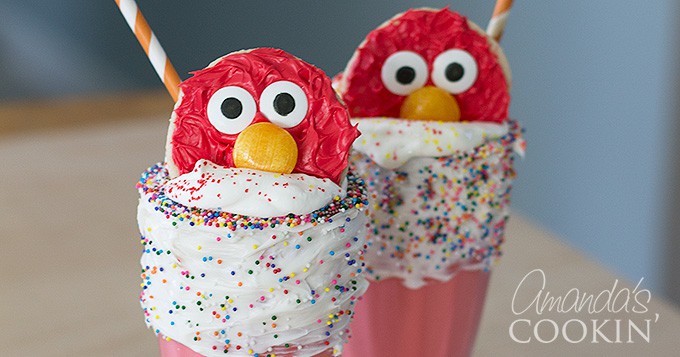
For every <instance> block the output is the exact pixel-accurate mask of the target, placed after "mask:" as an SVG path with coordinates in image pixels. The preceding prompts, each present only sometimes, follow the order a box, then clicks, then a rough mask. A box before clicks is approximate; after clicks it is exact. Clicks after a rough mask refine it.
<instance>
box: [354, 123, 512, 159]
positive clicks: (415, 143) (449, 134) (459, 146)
mask: <svg viewBox="0 0 680 357" xmlns="http://www.w3.org/2000/svg"><path fill="white" fill-rule="evenodd" d="M352 123H354V124H358V125H359V131H361V136H360V137H359V138H358V139H357V140H356V141H355V142H354V145H353V148H354V149H355V150H357V151H359V152H361V153H363V154H365V155H367V156H368V157H370V158H371V159H373V160H374V161H375V162H376V163H378V164H379V165H380V166H382V167H385V168H388V169H395V168H398V167H400V166H402V165H404V164H405V163H406V162H407V161H408V160H410V159H412V158H416V157H442V156H449V155H452V154H453V153H455V152H457V151H466V150H471V149H473V148H474V147H476V146H478V145H481V144H483V143H484V142H486V141H487V140H489V139H495V138H499V137H501V136H503V135H505V134H507V132H508V124H507V123H503V124H497V123H482V122H472V123H470V122H432V121H422V120H404V119H395V118H358V119H357V118H354V119H353V120H352Z"/></svg>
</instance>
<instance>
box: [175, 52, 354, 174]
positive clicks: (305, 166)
mask: <svg viewBox="0 0 680 357" xmlns="http://www.w3.org/2000/svg"><path fill="white" fill-rule="evenodd" d="M280 80H287V81H291V82H293V83H295V84H297V85H299V86H300V87H301V88H302V90H303V91H304V92H305V94H306V95H307V99H308V101H309V110H308V112H307V116H306V117H305V119H304V120H303V121H302V122H301V123H300V124H298V125H297V126H295V127H293V128H288V129H285V130H287V131H288V132H289V133H290V134H291V135H292V136H293V139H295V141H296V142H297V145H298V160H297V164H296V166H295V169H294V170H293V172H294V173H303V174H308V175H312V176H316V177H319V178H329V179H331V180H333V181H335V182H336V183H338V182H339V181H340V177H341V175H342V172H343V171H344V170H345V168H346V167H347V157H348V155H349V150H350V147H351V145H352V142H354V139H356V138H357V137H358V136H359V131H358V130H357V129H356V127H354V126H352V124H351V123H350V121H349V113H348V112H347V109H346V108H345V107H344V106H343V104H341V103H340V101H339V100H338V98H337V95H336V94H335V91H334V90H333V88H332V87H331V80H330V79H329V78H328V76H326V74H325V73H324V72H323V71H321V70H320V69H318V68H316V67H314V66H312V65H310V64H308V63H306V62H304V61H302V60H300V59H298V58H296V57H294V56H292V55H290V54H288V53H286V52H284V51H281V50H277V49H271V48H259V49H255V50H252V51H250V52H242V53H232V54H229V55H227V56H225V57H222V58H221V59H220V60H219V62H218V63H217V64H216V65H215V66H212V67H209V68H205V69H202V70H200V71H196V72H193V77H191V78H190V79H187V80H186V81H184V82H182V84H180V89H181V91H182V94H183V96H182V99H181V103H180V104H179V106H178V107H177V108H176V109H175V114H176V119H175V131H174V133H173V134H172V139H171V142H172V160H173V162H174V164H175V165H176V166H177V167H178V169H179V173H180V175H181V174H184V173H187V172H189V171H191V170H192V169H193V168H194V164H195V163H196V161H198V160H200V159H207V160H210V161H212V162H214V163H216V164H218V165H222V166H225V167H234V160H233V157H232V152H233V149H234V142H235V141H236V138H237V137H238V134H224V133H222V132H220V131H218V130H217V129H215V128H214V127H213V126H212V124H210V121H209V120H208V115H207V109H206V108H207V105H208V101H209V99H210V97H211V96H212V95H213V93H215V92H216V91H217V90H219V89H220V88H222V87H225V86H228V85H230V86H234V85H236V86H240V87H241V88H243V89H245V90H246V91H248V92H249V93H250V94H251V95H252V96H253V98H254V99H255V103H256V104H257V108H259V107H260V105H259V101H260V95H261V94H262V91H263V90H264V89H265V88H266V87H267V86H268V85H269V84H271V83H273V82H277V81H280ZM267 121H268V120H267V118H266V117H265V116H264V115H263V114H262V113H261V112H259V110H258V112H257V114H256V115H255V119H253V122H252V124H254V123H259V122H267ZM252 124H251V125H252Z"/></svg>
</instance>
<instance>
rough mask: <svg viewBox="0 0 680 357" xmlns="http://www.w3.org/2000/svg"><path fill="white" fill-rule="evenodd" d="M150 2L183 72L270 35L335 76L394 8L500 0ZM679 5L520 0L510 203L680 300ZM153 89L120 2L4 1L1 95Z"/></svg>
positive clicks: (473, 6)
mask: <svg viewBox="0 0 680 357" xmlns="http://www.w3.org/2000/svg"><path fill="white" fill-rule="evenodd" d="M139 5H140V7H141V9H142V10H143V12H144V13H145V16H146V17H147V19H148V20H149V22H150V23H151V25H152V27H153V28H154V30H155V32H156V34H157V35H158V37H159V38H160V41H161V43H162V44H163V46H164V47H165V49H166V51H167V53H168V54H169V56H170V57H171V59H172V61H173V63H174V64H175V66H176V67H177V69H178V72H180V76H181V77H182V78H187V77H188V74H187V73H188V72H189V71H191V70H195V69H200V68H202V67H204V66H205V65H207V64H208V63H209V62H211V61H212V60H213V59H215V58H217V57H219V56H221V55H223V54H225V53H228V52H231V51H234V50H238V49H242V48H252V47H261V46H274V47H280V48H283V49H285V50H287V51H289V52H291V53H293V54H295V55H297V56H299V57H301V58H304V59H306V60H307V61H309V62H311V63H314V64H316V65H317V66H319V67H321V68H322V69H324V70H326V72H327V73H328V74H330V75H333V74H335V73H337V72H338V71H340V70H342V69H343V67H344V65H345V63H346V62H347V60H348V59H349V57H350V56H351V54H352V51H353V49H354V48H355V47H356V46H357V45H358V44H359V42H360V41H361V40H362V39H363V37H364V35H365V34H366V33H367V32H369V31H370V30H371V29H373V28H375V27H376V26H378V25H379V24H380V23H382V22H383V21H384V20H386V19H388V18H390V17H391V16H393V15H394V14H396V13H398V12H402V11H404V10H406V9H408V8H409V7H420V6H432V7H441V6H447V5H448V6H451V7H452V8H453V9H454V10H457V11H459V12H461V13H463V14H465V15H466V16H468V17H469V18H471V19H472V20H473V21H475V22H477V23H479V24H480V25H482V26H483V27H485V26H486V24H487V22H488V19H489V16H490V14H491V12H492V9H493V0H485V1H479V0H475V1H472V0H459V1H441V0H430V1H410V0H402V1H319V0H289V1H280V0H270V1H252V0H248V1H246V0H238V1H237V0H230V1H218V0H211V1H208V0H205V1H200V2H198V1H195V2H189V1H180V0H163V1H160V0H139ZM679 10H680V4H678V2H677V1H675V0H655V1H625V2H621V1H617V0H599V1H592V0H570V1H538V0H531V1H529V0H519V1H516V4H515V7H514V9H513V13H512V15H511V17H510V20H509V23H508V28H507V31H506V35H505V37H504V39H503V43H502V44H503V47H504V48H505V50H506V54H507V56H508V58H509V60H510V62H511V66H512V68H513V76H514V86H513V104H512V107H511V114H512V116H513V117H515V118H517V119H519V120H520V121H521V122H522V123H523V124H524V126H525V127H526V129H527V134H526V137H527V139H528V142H529V147H528V154H527V157H526V159H525V160H524V161H521V162H519V165H518V166H519V167H518V171H519V179H518V180H517V184H516V189H515V196H514V198H515V199H514V209H515V210H516V211H519V212H521V213H522V214H524V215H525V216H527V217H529V218H530V219H532V220H534V221H535V222H537V223H538V224H540V225H542V226H544V227H546V228H547V229H548V230H550V231H552V232H555V233H557V234H558V235H560V236H561V237H563V238H564V240H565V242H567V244H569V245H572V246H574V247H576V248H578V249H581V250H582V251H583V252H585V253H586V254H587V255H589V256H591V257H593V258H595V259H597V260H598V261H601V262H602V263H603V264H605V265H606V266H608V267H610V268H611V269H612V270H614V271H616V272H617V273H619V274H621V275H623V276H625V277H626V278H628V279H629V280H631V281H637V280H639V279H640V278H644V279H645V282H644V283H643V286H645V287H651V288H653V289H655V290H656V291H657V292H659V293H663V294H664V295H666V296H668V297H671V298H674V299H675V300H676V301H680V278H678V273H680V263H679V262H680V259H678V257H677V256H678V255H679V254H680V243H678V242H679V240H678V239H677V237H678V236H679V235H680V224H678V223H676V222H678V219H677V218H676V215H677V214H678V212H680V204H678V203H676V202H678V201H679V199H680V189H678V185H677V183H678V182H679V179H680V169H679V168H678V167H679V165H678V162H679V161H680V160H679V159H680V156H679V155H678V154H679V153H680V146H679V145H678V144H677V140H675V138H676V136H677V135H678V134H679V133H680V125H678V124H677V123H678V120H677V119H676V118H678V116H679V115H680V109H679V107H678V105H677V104H676V102H678V98H679V96H680V86H679V85H678V84H677V83H678V82H679V80H680V71H679V68H680V65H679V62H680V51H679V50H680V46H679V45H680V41H679V40H678V38H677V36H676V35H675V34H676V33H678V30H680V24H679V23H678V16H677V14H678V13H680V11H679ZM147 88H162V86H161V85H160V83H159V81H158V80H157V78H156V76H155V73H154V71H153V70H152V68H151V66H150V65H149V63H148V62H147V59H146V57H145V56H144V53H143V51H142V50H141V48H140V47H139V45H138V44H137V43H136V40H135V39H134V37H133V36H132V34H131V33H130V31H129V29H128V27H127V25H126V24H125V22H124V20H123V18H122V16H120V14H119V13H118V10H117V8H116V6H115V4H114V2H113V1H112V0H111V1H76V0H62V1H44V0H40V1H39V0H1V1H0V101H11V100H17V99H31V98H60V97H66V96H74V95H90V94H93V93H105V92H109V93H110V92H120V91H128V90H132V89H135V90H137V89H147ZM0 120H2V118H0ZM584 279H587V277H584Z"/></svg>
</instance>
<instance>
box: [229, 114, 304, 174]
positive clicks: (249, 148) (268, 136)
mask: <svg viewBox="0 0 680 357" xmlns="http://www.w3.org/2000/svg"><path fill="white" fill-rule="evenodd" d="M297 156H298V148H297V143H296V142H295V139H293V137H292V136H291V135H290V134H289V133H288V132H287V131H285V130H283V129H281V128H280V127H278V126H276V125H274V124H272V123H256V124H253V125H251V126H249V127H247V128H245V129H244V130H243V131H242V132H241V133H240V134H239V135H238V138H236V143H234V153H233V157H234V165H236V167H239V168H245V169H255V170H261V171H268V172H275V173H282V174H289V173H291V172H293V169H294V168H295V164H296V163H297Z"/></svg>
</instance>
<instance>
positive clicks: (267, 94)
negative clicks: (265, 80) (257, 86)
mask: <svg viewBox="0 0 680 357" xmlns="http://www.w3.org/2000/svg"><path fill="white" fill-rule="evenodd" d="M307 109H309V102H308V101H307V95H306V94H305V92H304V91H303V90H302V88H300V86H298V85H297V84H295V83H293V82H289V81H279V82H274V83H272V84H270V85H269V86H268V87H267V88H265V89H264V91H262V95H261V96H260V111H261V112H262V114H264V116H266V117H267V119H269V121H271V122H272V123H274V124H276V125H278V126H280V127H282V128H292V127H294V126H296V125H298V124H300V122H302V120H303V119H304V118H305V117H306V116H307Z"/></svg>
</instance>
